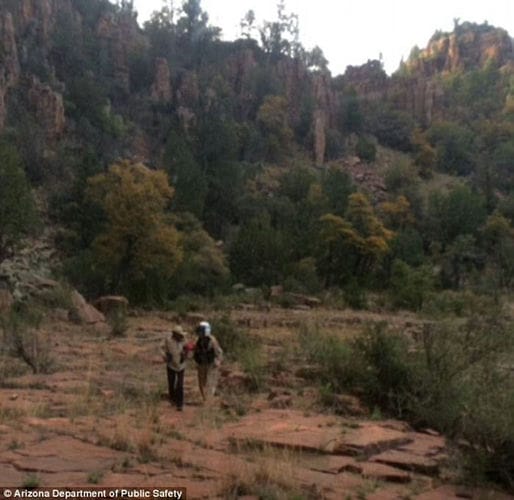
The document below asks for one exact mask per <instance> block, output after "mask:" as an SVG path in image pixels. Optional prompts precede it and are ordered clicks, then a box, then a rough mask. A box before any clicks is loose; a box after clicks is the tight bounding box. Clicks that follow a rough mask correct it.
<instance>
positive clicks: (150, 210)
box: [88, 160, 182, 302]
mask: <svg viewBox="0 0 514 500" xmlns="http://www.w3.org/2000/svg"><path fill="white" fill-rule="evenodd" d="M88 195H89V196H90V198H91V199H92V200H93V201H94V202H96V203H97V204H98V205H99V206H100V207H102V209H103V210H104V212H105V215H106V219H107V223H106V224H105V226H104V228H103V230H102V232H100V234H99V235H98V236H97V237H96V238H95V240H94V242H93V252H94V255H95V260H96V263H97V265H98V266H99V267H100V268H102V269H103V270H104V272H105V276H106V285H107V288H108V289H109V291H111V292H118V293H126V294H127V295H129V296H130V297H131V298H132V299H133V300H135V301H142V302H145V301H151V300H158V299H160V298H162V296H160V295H161V294H164V293H165V292H166V288H167V281H168V280H169V279H170V278H171V277H172V276H173V273H174V272H175V270H176V269H177V266H178V265H179V263H180V262H181V260H182V248H181V243H180V238H179V233H178V231H177V230H176V228H175V227H174V225H173V224H171V223H170V222H169V221H168V220H167V219H166V212H165V211H166V208H167V207H168V205H169V203H170V201H171V198H172V196H173V188H171V187H170V186H169V184H168V177H167V175H166V174H165V173H164V172H162V171H152V170H150V169H149V168H147V167H145V166H144V165H142V164H141V163H131V162H129V161H127V160H123V161H120V162H118V163H115V164H113V165H111V167H110V168H109V170H108V171H107V172H106V173H103V174H99V175H96V176H94V177H92V178H91V179H90V180H89V188H88Z"/></svg>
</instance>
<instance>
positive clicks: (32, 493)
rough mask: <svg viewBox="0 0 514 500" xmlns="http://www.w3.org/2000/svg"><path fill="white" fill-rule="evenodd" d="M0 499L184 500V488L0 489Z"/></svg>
mask: <svg viewBox="0 0 514 500" xmlns="http://www.w3.org/2000/svg"><path fill="white" fill-rule="evenodd" d="M0 498H1V499H7V500H11V499H16V498H60V499H63V500H71V499H74V498H99V499H102V498H106V499H110V498H134V499H146V498H148V499H150V498H163V499H166V498H168V499H175V500H186V498H187V492H186V488H102V487H91V488H37V489H26V488H0Z"/></svg>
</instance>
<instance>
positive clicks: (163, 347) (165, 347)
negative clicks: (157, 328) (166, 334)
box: [161, 339, 169, 363]
mask: <svg viewBox="0 0 514 500" xmlns="http://www.w3.org/2000/svg"><path fill="white" fill-rule="evenodd" d="M161 355H162V360H163V361H164V362H165V363H167V362H168V357H169V350H168V339H164V341H163V342H162V344H161Z"/></svg>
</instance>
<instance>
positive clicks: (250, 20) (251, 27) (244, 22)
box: [239, 9, 255, 39]
mask: <svg viewBox="0 0 514 500" xmlns="http://www.w3.org/2000/svg"><path fill="white" fill-rule="evenodd" d="M239 26H240V27H241V36H242V37H244V38H247V39H250V38H253V37H252V34H253V32H254V31H255V12H254V11H253V10H252V9H250V10H249V11H248V12H247V13H246V14H245V16H244V17H243V19H241V22H240V23H239Z"/></svg>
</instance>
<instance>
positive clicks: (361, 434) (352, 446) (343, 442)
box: [333, 424, 412, 456]
mask: <svg viewBox="0 0 514 500" xmlns="http://www.w3.org/2000/svg"><path fill="white" fill-rule="evenodd" d="M411 442H412V438H411V437H410V436H409V434H408V433H405V432H402V431H397V430H394V429H390V428H388V427H383V426H381V425H379V424H364V425H362V426H359V427H358V428H356V429H352V430H350V431H349V432H348V433H347V434H345V435H344V436H342V437H341V438H339V439H338V441H337V442H336V443H335V445H334V447H333V453H334V454H337V455H350V456H355V455H368V456H369V455H374V454H376V453H380V452H382V451H384V450H388V449H391V448H397V447H399V446H403V445H406V444H409V443H411Z"/></svg>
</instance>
